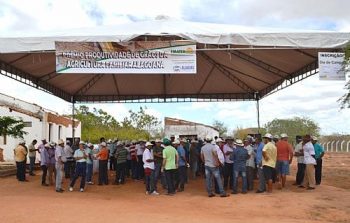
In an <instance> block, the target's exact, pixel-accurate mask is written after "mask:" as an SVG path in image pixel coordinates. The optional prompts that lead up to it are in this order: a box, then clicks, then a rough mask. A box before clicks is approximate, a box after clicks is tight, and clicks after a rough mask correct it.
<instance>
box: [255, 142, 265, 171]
mask: <svg viewBox="0 0 350 223" xmlns="http://www.w3.org/2000/svg"><path fill="white" fill-rule="evenodd" d="M263 148H264V143H262V142H260V143H259V145H258V148H257V149H256V165H258V166H259V165H260V164H261V162H262V150H263Z"/></svg>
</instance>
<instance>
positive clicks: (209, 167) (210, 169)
mask: <svg viewBox="0 0 350 223" xmlns="http://www.w3.org/2000/svg"><path fill="white" fill-rule="evenodd" d="M211 141H212V138H211V137H206V138H205V142H206V144H205V145H204V146H203V147H202V150H201V159H202V161H203V163H204V168H205V182H206V189H207V193H208V197H214V196H215V194H214V193H213V192H212V181H213V176H214V178H215V180H216V182H217V184H218V187H219V191H220V196H221V197H227V196H228V195H227V194H226V192H225V191H224V188H223V186H222V181H221V176H220V170H219V167H220V161H219V158H218V154H217V152H216V149H215V145H213V144H212V143H211Z"/></svg>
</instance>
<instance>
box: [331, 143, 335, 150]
mask: <svg viewBox="0 0 350 223" xmlns="http://www.w3.org/2000/svg"><path fill="white" fill-rule="evenodd" d="M334 143H335V141H332V142H331V149H332V152H334V151H333V150H334V149H333V148H334Z"/></svg>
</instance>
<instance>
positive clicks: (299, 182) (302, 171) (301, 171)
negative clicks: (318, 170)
mask: <svg viewBox="0 0 350 223" xmlns="http://www.w3.org/2000/svg"><path fill="white" fill-rule="evenodd" d="M304 175H305V164H304V163H298V172H297V175H296V179H295V182H296V183H297V185H302V184H303V181H304Z"/></svg>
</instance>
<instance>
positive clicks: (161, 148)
mask: <svg viewBox="0 0 350 223" xmlns="http://www.w3.org/2000/svg"><path fill="white" fill-rule="evenodd" d="M162 152H163V147H161V146H160V147H157V146H155V147H153V154H156V153H162ZM153 157H154V159H155V162H156V163H157V164H162V162H163V158H160V157H158V156H155V155H153Z"/></svg>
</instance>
